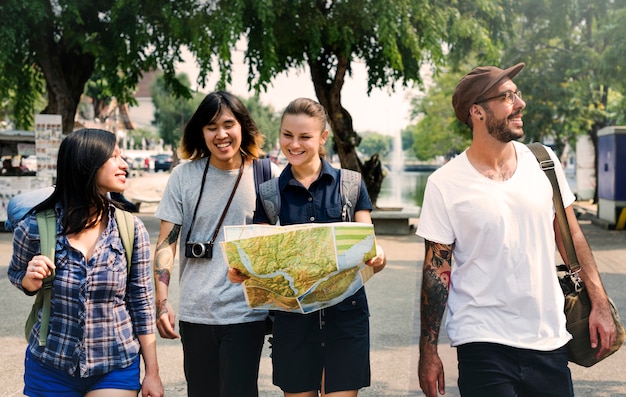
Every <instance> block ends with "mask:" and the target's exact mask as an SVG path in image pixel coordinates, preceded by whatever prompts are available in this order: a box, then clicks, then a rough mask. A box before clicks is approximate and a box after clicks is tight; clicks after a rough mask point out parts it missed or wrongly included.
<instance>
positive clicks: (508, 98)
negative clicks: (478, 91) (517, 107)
mask: <svg viewBox="0 0 626 397" xmlns="http://www.w3.org/2000/svg"><path fill="white" fill-rule="evenodd" d="M498 98H504V100H505V102H506V103H507V104H509V105H512V104H514V103H515V100H516V99H518V98H519V99H520V100H523V99H522V91H519V90H517V91H511V90H507V91H504V92H501V93H500V94H498V95H496V96H492V97H489V98H485V99H479V100H478V101H476V102H474V104H476V105H478V104H480V103H483V102H487V101H491V100H493V99H498Z"/></svg>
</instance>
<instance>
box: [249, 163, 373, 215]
mask: <svg viewBox="0 0 626 397" xmlns="http://www.w3.org/2000/svg"><path fill="white" fill-rule="evenodd" d="M340 171H341V172H340V174H339V180H340V184H339V194H340V195H341V203H342V209H341V220H342V221H343V222H352V221H354V210H355V207H354V206H355V205H356V202H357V201H358V199H359V194H360V192H361V174H360V173H359V172H356V171H352V170H346V169H343V168H341V169H340ZM258 193H259V195H260V196H261V202H262V203H263V208H264V209H265V214H266V215H267V218H268V219H269V221H270V223H271V224H273V225H275V224H277V223H278V222H279V219H278V214H280V192H279V191H278V178H273V179H270V180H269V181H266V182H264V183H262V184H261V186H259V192H258Z"/></svg>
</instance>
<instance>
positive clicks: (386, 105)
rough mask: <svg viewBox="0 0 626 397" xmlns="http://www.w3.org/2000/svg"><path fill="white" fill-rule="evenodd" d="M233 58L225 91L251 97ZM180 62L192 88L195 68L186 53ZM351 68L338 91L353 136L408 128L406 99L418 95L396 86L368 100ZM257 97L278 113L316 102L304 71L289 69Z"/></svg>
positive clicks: (359, 67) (363, 77) (363, 75)
mask: <svg viewBox="0 0 626 397" xmlns="http://www.w3.org/2000/svg"><path fill="white" fill-rule="evenodd" d="M233 57H234V62H233V64H234V69H233V79H232V81H233V84H232V86H230V87H228V90H229V91H230V92H232V93H234V94H236V95H239V96H241V97H243V98H247V97H249V96H251V95H252V92H250V91H248V88H247V66H246V65H245V64H244V63H243V51H236V52H235V53H234V56H233ZM184 58H185V62H184V63H182V64H179V65H178V67H177V70H178V72H179V73H182V72H184V73H186V74H187V75H188V76H189V78H190V80H191V82H192V84H195V81H196V78H197V76H198V68H197V67H196V64H195V61H194V58H193V56H192V55H191V54H190V53H188V52H186V53H185V56H184ZM352 68H353V72H352V76H351V77H348V78H347V79H346V82H345V84H344V87H343V90H342V104H343V107H344V108H346V109H347V110H348V112H350V115H352V119H353V125H354V129H355V130H356V131H357V132H364V131H376V132H379V133H381V134H387V135H394V134H397V133H399V132H400V131H401V130H402V129H404V128H405V127H406V126H408V125H409V124H411V120H410V118H409V117H410V98H411V97H412V96H414V95H415V94H417V93H418V92H419V91H418V89H417V88H409V89H405V88H403V87H401V85H400V84H397V85H396V90H395V92H392V93H390V92H389V91H390V89H389V88H385V89H383V90H380V89H376V90H373V91H372V92H371V94H370V96H368V95H367V72H366V69H365V64H364V63H363V62H358V61H357V62H353V63H352ZM215 69H216V68H215ZM216 81H217V78H214V79H210V80H209V83H208V84H207V87H209V88H199V90H200V91H203V92H207V93H208V92H209V91H210V90H211V89H213V87H214V85H215V82H216ZM260 97H261V102H262V103H263V104H265V105H272V106H273V107H274V109H275V110H276V111H278V112H280V111H282V110H283V109H284V108H285V107H286V106H287V104H288V103H289V102H290V101H291V100H292V99H295V98H297V97H308V98H312V99H316V100H317V98H316V96H315V91H314V89H313V83H312V82H311V78H310V75H309V73H308V69H306V70H296V69H293V70H290V71H289V72H287V73H282V74H281V75H279V76H278V77H277V78H276V79H275V80H274V81H273V84H271V85H269V86H268V90H267V92H264V93H262V94H261V96H260Z"/></svg>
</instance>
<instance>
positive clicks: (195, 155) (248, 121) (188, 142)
mask: <svg viewBox="0 0 626 397" xmlns="http://www.w3.org/2000/svg"><path fill="white" fill-rule="evenodd" d="M224 109H229V110H230V111H231V112H232V113H233V116H235V118H236V119H237V121H238V122H239V124H240V125H241V151H242V152H243V154H244V156H248V157H249V158H253V159H256V158H259V157H260V156H261V154H262V151H261V147H262V146H263V142H264V139H263V135H261V133H260V132H259V128H258V127H257V125H256V123H255V122H254V120H253V119H252V116H250V112H248V109H247V108H246V106H245V105H244V104H243V102H241V100H239V98H237V97H236V96H235V95H233V94H231V93H229V92H226V91H215V92H212V93H210V94H209V95H207V96H206V97H204V99H203V100H202V102H201V103H200V105H199V106H198V109H196V112H195V113H194V114H193V116H191V119H190V120H189V122H188V123H187V125H186V126H185V131H184V132H183V138H182V140H181V143H180V149H179V152H180V157H181V158H182V159H191V160H198V159H201V158H203V157H208V156H209V155H210V154H211V153H210V151H209V148H208V147H207V146H206V142H205V141H204V135H203V133H202V128H204V126H206V125H208V124H211V123H212V122H213V121H215V120H217V118H218V117H220V116H221V114H222V112H223V111H224Z"/></svg>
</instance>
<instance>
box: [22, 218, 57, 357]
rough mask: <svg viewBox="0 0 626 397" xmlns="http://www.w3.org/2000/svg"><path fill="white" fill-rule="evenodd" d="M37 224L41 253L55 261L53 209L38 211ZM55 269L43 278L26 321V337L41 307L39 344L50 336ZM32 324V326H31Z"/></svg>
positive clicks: (55, 232)
mask: <svg viewBox="0 0 626 397" xmlns="http://www.w3.org/2000/svg"><path fill="white" fill-rule="evenodd" d="M37 226H38V228H39V242H40V244H41V255H44V256H46V257H48V258H49V259H50V260H51V261H52V262H54V253H55V251H56V240H57V238H56V237H57V230H56V228H57V222H56V215H55V213H54V210H53V209H48V210H45V211H41V212H38V213H37ZM54 277H55V271H54V270H52V272H51V273H50V275H49V276H48V277H46V278H44V279H43V286H42V287H41V289H40V290H39V291H38V292H37V297H36V298H35V303H34V304H33V308H32V309H31V314H30V315H29V317H28V320H27V322H26V339H28V337H29V335H30V331H31V329H32V328H33V325H34V324H35V322H36V321H37V312H38V311H39V310H38V309H39V307H41V327H40V329H39V346H45V345H46V339H47V337H48V324H49V322H50V300H51V298H52V281H54ZM29 324H30V326H29Z"/></svg>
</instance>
